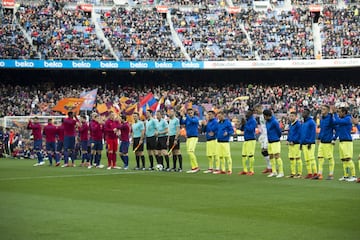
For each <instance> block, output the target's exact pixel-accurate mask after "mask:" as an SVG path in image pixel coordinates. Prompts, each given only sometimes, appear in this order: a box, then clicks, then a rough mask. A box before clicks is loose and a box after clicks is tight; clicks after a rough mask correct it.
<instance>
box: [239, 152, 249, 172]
mask: <svg viewBox="0 0 360 240" xmlns="http://www.w3.org/2000/svg"><path fill="white" fill-rule="evenodd" d="M241 161H242V166H243V170H244V172H247V171H248V167H247V164H246V162H247V156H245V155H243V156H242V158H241Z"/></svg>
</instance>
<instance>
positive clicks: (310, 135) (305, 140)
mask: <svg viewBox="0 0 360 240" xmlns="http://www.w3.org/2000/svg"><path fill="white" fill-rule="evenodd" d="M315 140H316V123H315V121H314V119H313V118H312V117H308V118H306V119H304V123H303V124H302V125H301V138H300V144H303V145H305V144H315Z"/></svg>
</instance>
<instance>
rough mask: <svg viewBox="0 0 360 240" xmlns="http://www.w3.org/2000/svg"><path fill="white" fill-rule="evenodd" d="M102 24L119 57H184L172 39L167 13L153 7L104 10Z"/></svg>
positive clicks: (142, 58) (179, 58)
mask: <svg viewBox="0 0 360 240" xmlns="http://www.w3.org/2000/svg"><path fill="white" fill-rule="evenodd" d="M101 25H102V29H103V32H104V34H105V37H106V38H108V39H109V40H110V42H111V45H112V47H113V48H114V51H115V52H116V54H117V55H118V57H119V59H126V60H147V59H152V60H184V57H183V56H182V53H181V50H180V47H177V46H175V43H174V42H173V40H172V36H171V32H170V27H169V24H168V22H167V20H166V16H165V15H164V14H161V13H158V12H157V11H154V10H153V9H142V8H132V9H127V8H122V7H120V8H118V9H112V10H111V11H102V12H101Z"/></svg>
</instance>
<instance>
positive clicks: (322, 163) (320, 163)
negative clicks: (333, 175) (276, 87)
mask: <svg viewBox="0 0 360 240" xmlns="http://www.w3.org/2000/svg"><path fill="white" fill-rule="evenodd" d="M318 160H319V174H322V173H323V166H324V158H323V157H319V158H318Z"/></svg>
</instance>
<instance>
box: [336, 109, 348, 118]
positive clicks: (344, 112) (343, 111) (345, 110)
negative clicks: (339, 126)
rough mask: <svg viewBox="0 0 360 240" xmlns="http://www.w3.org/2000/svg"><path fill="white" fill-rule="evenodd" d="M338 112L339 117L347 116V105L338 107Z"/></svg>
mask: <svg viewBox="0 0 360 240" xmlns="http://www.w3.org/2000/svg"><path fill="white" fill-rule="evenodd" d="M338 114H339V117H341V118H343V117H345V116H346V115H347V114H348V109H347V107H340V108H339V109H338Z"/></svg>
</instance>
